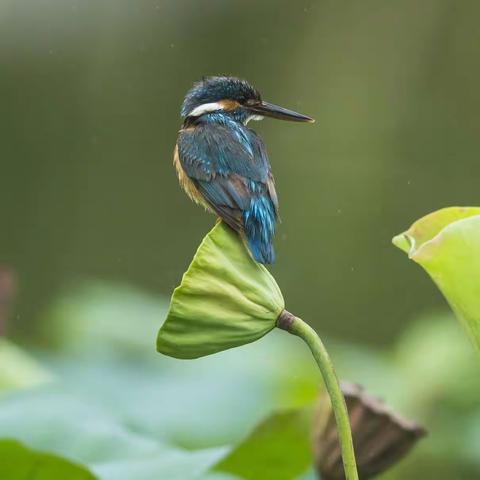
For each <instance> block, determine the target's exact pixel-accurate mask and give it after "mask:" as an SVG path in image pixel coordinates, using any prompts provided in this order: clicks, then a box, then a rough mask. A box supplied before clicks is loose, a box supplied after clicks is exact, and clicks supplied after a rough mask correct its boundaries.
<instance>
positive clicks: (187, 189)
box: [173, 145, 212, 212]
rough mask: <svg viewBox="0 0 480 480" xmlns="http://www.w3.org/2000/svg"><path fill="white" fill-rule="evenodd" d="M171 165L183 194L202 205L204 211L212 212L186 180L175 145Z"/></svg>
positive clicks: (190, 182)
mask: <svg viewBox="0 0 480 480" xmlns="http://www.w3.org/2000/svg"><path fill="white" fill-rule="evenodd" d="M173 165H174V166H175V170H176V171H177V176H178V181H179V182H180V186H181V187H182V188H183V190H185V193H186V194H187V195H188V196H189V197H190V198H191V199H192V200H193V201H194V202H195V203H197V204H199V205H202V206H203V207H204V208H205V209H206V210H208V211H210V212H212V209H211V208H210V205H208V203H207V202H206V201H205V200H204V198H203V197H202V195H201V194H200V193H199V191H198V190H197V187H196V186H195V184H194V183H193V182H192V181H191V180H190V178H188V176H187V174H186V173H185V172H184V171H183V168H182V164H181V163H180V158H179V156H178V145H175V151H174V152H173Z"/></svg>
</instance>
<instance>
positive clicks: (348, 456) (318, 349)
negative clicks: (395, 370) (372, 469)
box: [277, 310, 358, 480]
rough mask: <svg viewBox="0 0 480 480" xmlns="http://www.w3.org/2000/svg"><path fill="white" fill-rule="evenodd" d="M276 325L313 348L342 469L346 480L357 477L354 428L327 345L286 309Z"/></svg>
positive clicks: (356, 478)
mask: <svg viewBox="0 0 480 480" xmlns="http://www.w3.org/2000/svg"><path fill="white" fill-rule="evenodd" d="M277 326H278V327H279V328H282V329H283V330H286V331H287V332H289V333H291V334H293V335H297V336H298V337H300V338H301V339H302V340H303V341H304V342H305V343H306V344H307V345H308V346H309V348H310V350H311V351H312V354H313V357H314V358H315V361H316V362H317V365H318V368H319V369H320V372H321V374H322V377H323V381H324V383H325V388H326V389H327V392H328V394H329V396H330V402H331V404H332V409H333V413H334V415H335V421H336V424H337V432H338V438H339V440H340V448H341V451H342V460H343V468H344V470H345V478H346V480H358V473H357V465H356V462H355V452H354V450H353V441H352V431H351V429H350V421H349V418H348V411H347V405H346V404H345V399H344V397H343V394H342V391H341V390H340V385H339V383H338V379H337V375H336V373H335V369H334V368H333V364H332V361H331V360H330V356H329V355H328V352H327V350H326V349H325V346H324V345H323V343H322V341H321V340H320V337H319V336H318V335H317V333H316V332H315V330H314V329H313V328H312V327H310V325H308V324H306V323H305V322H304V321H303V320H301V319H300V318H298V317H295V316H294V315H292V314H291V313H290V312H287V311H286V310H284V311H283V312H282V313H281V314H280V316H279V317H278V321H277Z"/></svg>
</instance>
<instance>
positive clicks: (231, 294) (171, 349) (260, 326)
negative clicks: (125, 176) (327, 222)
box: [157, 222, 285, 358]
mask: <svg viewBox="0 0 480 480" xmlns="http://www.w3.org/2000/svg"><path fill="white" fill-rule="evenodd" d="M284 308H285V303H284V300H283V297H282V293H281V291H280V289H279V287H278V285H277V283H276V282H275V279H274V278H273V277H272V275H270V273H269V272H268V270H267V269H266V268H265V267H264V266H263V265H260V264H258V263H257V262H255V261H254V260H253V259H252V258H251V257H250V256H249V254H248V253H247V250H246V248H245V246H244V245H243V243H242V240H241V239H240V237H239V236H238V235H237V234H236V233H234V232H233V230H231V229H230V228H229V227H227V226H226V225H225V224H224V223H222V222H220V223H217V225H215V227H214V228H213V229H212V230H211V231H210V233H208V234H207V236H206V237H205V238H204V240H203V241H202V243H201V245H200V247H199V248H198V250H197V252H196V254H195V257H194V258H193V261H192V263H191V264H190V266H189V268H188V270H187V272H186V273H185V274H184V276H183V279H182V283H181V284H180V286H179V287H177V288H176V289H175V292H174V293H173V296H172V300H171V304H170V310H169V312H168V316H167V319H166V320H165V322H164V324H163V325H162V327H161V329H160V332H159V334H158V341H157V349H158V351H159V352H160V353H164V354H165V355H169V356H172V357H176V358H198V357H202V356H204V355H209V354H211V353H216V352H220V351H222V350H226V349H229V348H232V347H238V346H240V345H245V344H246V343H250V342H253V341H255V340H258V339H259V338H261V337H263V336H264V335H265V334H267V333H268V332H269V331H270V330H272V329H273V328H274V327H275V322H276V320H277V318H278V315H279V314H280V312H281V311H282V310H283V309H284Z"/></svg>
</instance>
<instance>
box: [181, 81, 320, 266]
mask: <svg viewBox="0 0 480 480" xmlns="http://www.w3.org/2000/svg"><path fill="white" fill-rule="evenodd" d="M180 114H181V117H182V119H183V124H182V127H181V129H180V131H179V133H178V138H177V142H176V145H175V151H174V160H173V163H174V166H175V169H176V172H177V176H178V179H179V182H180V185H181V187H182V188H183V189H184V190H185V192H186V193H187V195H188V196H189V197H190V198H191V199H192V200H193V201H194V202H196V203H198V204H200V205H202V206H203V207H204V208H205V209H206V210H207V211H210V212H212V213H214V214H215V215H217V217H219V219H221V220H223V221H224V222H225V223H226V224H227V225H228V226H229V227H231V228H232V229H233V230H235V231H236V232H237V233H238V234H239V235H240V237H241V238H242V239H243V240H244V242H245V244H246V246H247V249H248V251H249V252H250V254H251V256H252V257H253V258H254V260H255V261H256V262H258V263H262V264H271V263H274V262H275V251H274V247H273V238H274V235H275V228H276V224H277V221H278V219H279V213H278V198H277V193H276V190H275V182H274V177H273V174H272V171H271V167H270V163H269V160H268V156H267V151H266V148H265V145H264V144H263V142H262V140H261V138H260V137H259V136H258V135H257V134H256V133H255V131H254V130H252V129H250V128H249V127H248V126H247V124H248V122H249V121H250V120H262V119H263V118H264V117H271V118H277V119H281V120H290V121H294V122H310V123H311V122H314V120H313V118H311V117H308V116H306V115H303V114H301V113H297V112H294V111H292V110H288V109H286V108H282V107H279V106H277V105H274V104H272V103H268V102H265V101H263V100H262V97H261V95H260V93H259V92H258V90H256V89H255V88H254V87H253V86H252V85H250V84H249V83H248V82H247V81H246V80H243V79H240V78H236V77H231V76H211V77H203V79H202V80H201V81H199V82H197V83H195V84H194V85H193V87H192V88H191V89H190V90H189V91H188V92H187V94H186V96H185V98H184V101H183V104H182V107H181V111H180Z"/></svg>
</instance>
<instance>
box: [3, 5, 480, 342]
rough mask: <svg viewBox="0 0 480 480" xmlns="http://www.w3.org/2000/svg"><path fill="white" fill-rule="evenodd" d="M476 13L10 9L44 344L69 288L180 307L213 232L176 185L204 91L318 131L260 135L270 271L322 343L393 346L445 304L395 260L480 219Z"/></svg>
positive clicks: (9, 194)
mask: <svg viewBox="0 0 480 480" xmlns="http://www.w3.org/2000/svg"><path fill="white" fill-rule="evenodd" d="M479 14H480V5H479V3H478V2H473V1H472V2H469V1H462V2H455V1H453V0H425V1H422V2H418V1H413V0H412V1H408V0H403V1H393V2H385V1H365V2H348V1H343V2H334V1H328V2H327V1H295V2H292V1H279V0H276V1H262V2H253V1H245V0H242V1H221V0H218V1H213V0H210V1H199V0H191V1H185V0H170V1H166V0H163V1H160V0H159V1H149V0H148V1H147V0H145V1H139V0H137V1H135V2H132V1H126V0H102V1H97V0H95V1H94V0H82V1H79V0H78V1H77V0H22V1H13V0H10V1H8V0H2V1H1V2H0V62H1V75H0V92H1V98H2V115H1V118H0V132H1V133H0V135H1V165H2V170H1V175H0V218H1V219H2V235H0V255H1V257H0V259H1V261H2V262H3V263H7V264H9V265H12V266H13V267H14V268H15V269H16V270H17V272H18V275H19V279H20V285H21V289H22V295H21V298H20V301H19V303H18V305H17V313H18V317H17V319H16V321H15V324H14V325H12V328H15V329H17V328H18V329H19V330H23V332H29V333H30V334H31V332H32V329H33V328H34V323H35V321H36V320H38V315H39V312H40V311H41V310H42V308H43V307H45V306H46V305H48V303H49V302H50V301H51V300H52V298H54V297H55V295H56V294H57V293H58V290H59V288H60V287H61V286H63V285H64V284H65V283H66V282H69V281H70V280H71V279H74V278H76V277H82V276H85V275H87V276H94V277H100V278H105V279H113V280H117V279H119V280H122V281H127V282H130V283H132V284H135V285H138V286H140V287H142V288H145V289H147V290H149V291H152V292H161V293H164V294H169V293H170V291H171V290H172V288H173V287H174V286H175V285H176V284H177V283H178V281H179V279H180V277H181V274H182V272H183V271H184V269H185V267H186V266H187V264H188V262H189V260H190V258H191V256H192V254H193V252H194V250H195V248H196V246H197V244H198V242H199V240H200V239H201V238H202V237H203V235H204V234H205V233H206V231H207V230H208V229H209V228H210V226H211V225H212V223H213V218H212V217H211V216H209V215H208V214H206V213H205V212H203V211H202V210H201V209H199V208H198V207H195V206H194V205H193V204H191V202H190V201H189V200H188V199H187V198H186V196H185V195H184V193H183V192H182V191H181V190H180V188H179V187H178V184H177V180H176V177H175V173H174V170H173V168H172V151H173V147H174V144H175V140H176V133H177V130H178V128H179V125H180V119H179V113H178V112H179V107H180V104H181V101H182V99H183V96H184V94H185V92H186V91H187V89H188V88H189V87H190V86H191V85H192V83H193V82H194V81H196V80H198V79H200V78H201V76H202V75H205V74H232V75H237V76H241V77H244V78H246V79H248V80H249V81H251V82H252V83H253V84H254V85H255V86H256V87H257V88H258V89H259V90H260V91H261V92H262V94H263V96H264V97H265V98H266V99H269V100H271V101H272V102H276V103H279V104H281V105H285V106H287V107H291V108H294V109H298V110H299V111H302V112H305V113H307V114H310V115H312V116H313V117H315V118H316V120H317V123H315V124H314V125H313V126H305V125H296V124H290V123H287V122H278V121H274V120H265V121H264V122H261V123H255V125H253V127H254V128H255V129H256V130H257V131H258V132H259V133H260V134H261V135H262V137H263V139H264V141H265V143H266V145H267V147H268V151H269V155H270V160H271V163H272V166H273V170H274V173H275V176H276V181H277V186H278V192H279V196H280V204H281V215H282V219H283V222H282V224H281V225H280V227H279V231H278V238H277V242H276V244H277V250H278V262H277V265H275V267H273V269H272V270H273V272H274V274H275V276H276V277H277V280H278V282H279V284H280V285H281V286H282V288H283V290H284V293H285V297H286V298H287V302H288V306H289V308H290V309H291V310H292V311H294V312H297V313H298V314H299V315H302V316H303V317H304V318H306V319H308V320H309V321H310V322H314V323H315V325H316V326H317V327H321V328H322V330H323V331H327V332H331V333H335V334H338V335H341V336H344V337H346V338H350V339H352V340H361V341H363V342H369V343H372V344H373V343H376V344H383V343H385V342H390V341H392V340H393V339H394V337H395V336H396V335H398V334H399V333H400V332H401V331H402V330H403V329H404V328H405V325H406V324H407V323H408V322H409V321H410V320H411V318H412V315H413V314H415V313H417V312H418V310H419V309H423V308H426V307H431V306H443V300H442V299H441V297H440V295H439V294H438V293H437V292H436V291H435V289H434V287H433V286H432V285H431V284H430V283H429V281H428V279H427V278H426V276H425V275H424V274H423V272H421V271H420V270H419V269H415V268H412V266H411V265H409V264H408V262H405V258H404V257H403V256H402V254H401V253H400V252H398V251H396V250H395V249H394V248H392V247H391V245H390V239H391V237H392V236H393V235H394V234H396V233H398V232H399V231H401V230H403V229H404V228H406V227H407V226H408V225H409V224H410V223H411V222H412V221H413V220H414V219H416V218H418V217H419V216H422V215H423V214H426V213H428V212H430V211H432V210H435V209H437V208H440V207H442V206H447V205H455V204H465V205H466V204H478V181H477V180H478V177H479V176H480V163H479V162H478V154H479V152H480V136H479V134H478V128H479V127H478V111H479V105H480V91H479V89H478V84H479V75H480V56H479V55H478V45H479V41H480V31H479V30H478V28H477V25H476V22H477V18H478V15H479Z"/></svg>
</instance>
